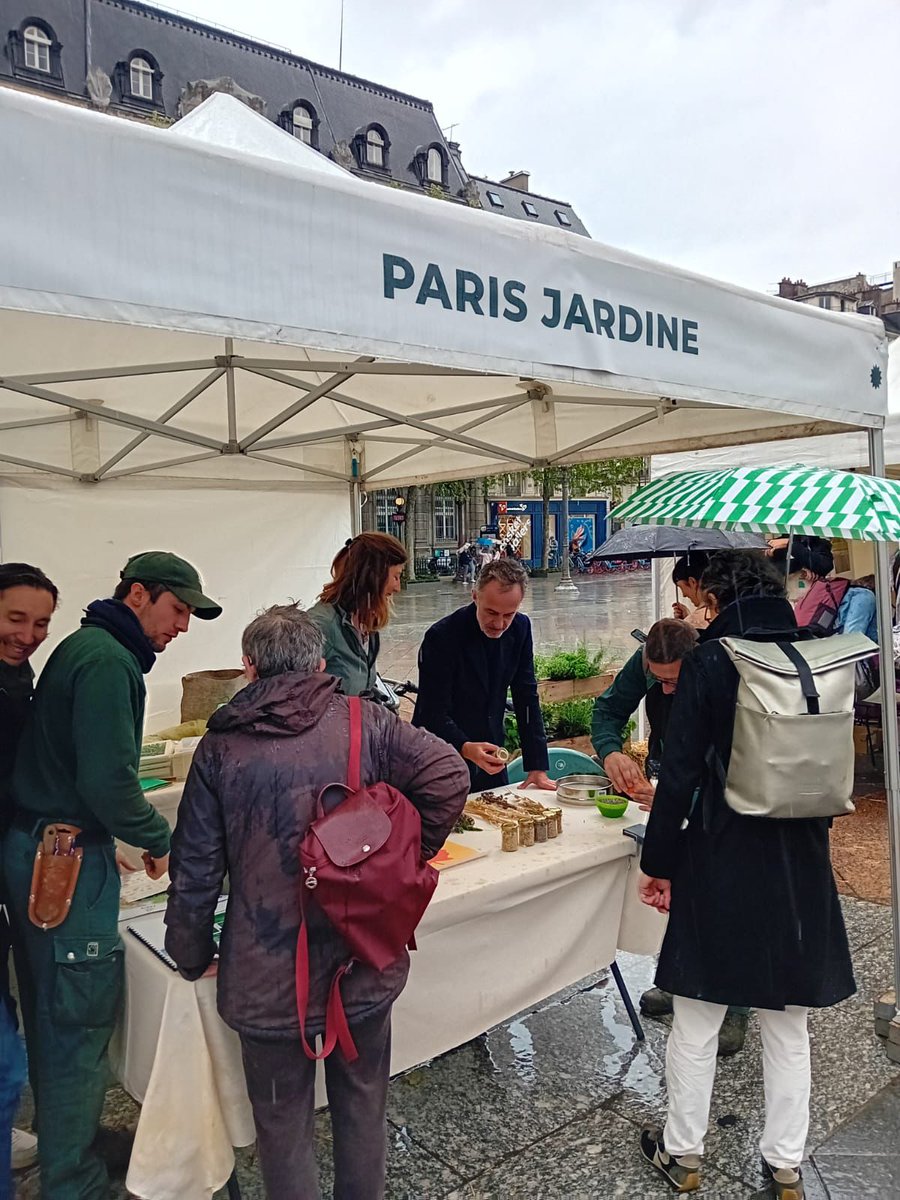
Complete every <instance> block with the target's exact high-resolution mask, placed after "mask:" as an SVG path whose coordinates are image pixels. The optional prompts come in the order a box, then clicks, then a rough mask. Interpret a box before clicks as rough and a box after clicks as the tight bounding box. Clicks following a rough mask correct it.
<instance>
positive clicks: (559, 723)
mask: <svg viewBox="0 0 900 1200" xmlns="http://www.w3.org/2000/svg"><path fill="white" fill-rule="evenodd" d="M593 712H594V701H593V700H592V699H591V698H590V696H585V697H584V698H581V699H578V700H562V701H560V703H559V704H542V705H541V713H542V714H543V717H544V729H545V730H546V731H547V737H548V738H549V739H550V740H551V741H558V740H560V739H562V738H576V737H586V736H587V735H588V734H589V733H590V732H591V716H592V715H593Z"/></svg>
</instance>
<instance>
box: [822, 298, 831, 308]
mask: <svg viewBox="0 0 900 1200" xmlns="http://www.w3.org/2000/svg"><path fill="white" fill-rule="evenodd" d="M819 308H831V297H830V296H820V297H819Z"/></svg>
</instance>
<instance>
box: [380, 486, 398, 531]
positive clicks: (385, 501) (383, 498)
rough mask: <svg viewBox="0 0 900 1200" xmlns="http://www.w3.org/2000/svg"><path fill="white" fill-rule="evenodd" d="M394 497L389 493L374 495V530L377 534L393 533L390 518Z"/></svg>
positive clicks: (393, 507) (392, 511) (393, 506)
mask: <svg viewBox="0 0 900 1200" xmlns="http://www.w3.org/2000/svg"><path fill="white" fill-rule="evenodd" d="M395 507H396V506H395V504H394V497H393V495H392V494H391V493H390V492H376V493H375V528H376V530H377V531H378V533H393V532H394V530H393V529H392V528H391V517H392V516H393V515H394V509H395Z"/></svg>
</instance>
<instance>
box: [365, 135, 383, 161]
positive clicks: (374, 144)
mask: <svg viewBox="0 0 900 1200" xmlns="http://www.w3.org/2000/svg"><path fill="white" fill-rule="evenodd" d="M366 163H367V165H368V166H370V167H383V166H384V137H383V135H382V133H381V131H380V130H379V129H375V127H374V126H373V127H372V128H371V129H370V130H369V131H368V133H367V134H366Z"/></svg>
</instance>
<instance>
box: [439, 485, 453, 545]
mask: <svg viewBox="0 0 900 1200" xmlns="http://www.w3.org/2000/svg"><path fill="white" fill-rule="evenodd" d="M434 540H435V541H436V542H455V541H456V540H457V538H456V501H455V500H454V499H453V497H452V496H435V498H434Z"/></svg>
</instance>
